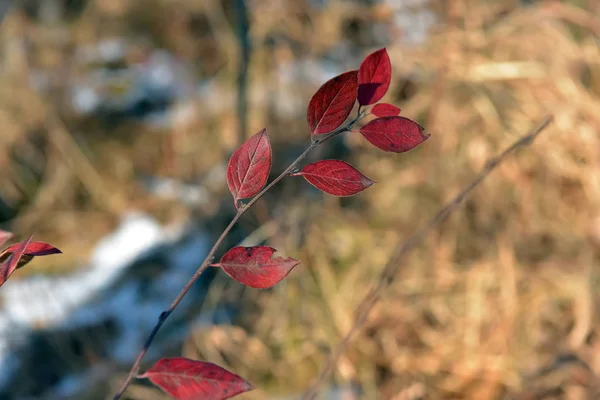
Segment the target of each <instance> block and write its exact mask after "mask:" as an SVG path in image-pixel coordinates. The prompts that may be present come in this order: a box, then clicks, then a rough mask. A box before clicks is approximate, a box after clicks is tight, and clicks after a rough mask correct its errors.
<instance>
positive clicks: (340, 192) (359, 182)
mask: <svg viewBox="0 0 600 400" xmlns="http://www.w3.org/2000/svg"><path fill="white" fill-rule="evenodd" d="M293 175H299V176H303V177H304V179H306V180H307V181H308V182H309V183H310V184H311V185H313V186H314V187H316V188H317V189H319V190H322V191H323V192H325V193H329V194H331V195H333V196H340V197H342V196H352V195H355V194H357V193H359V192H362V191H363V190H365V189H366V188H368V187H369V186H371V185H372V184H374V183H375V182H374V181H372V180H371V179H369V178H367V177H366V176H364V175H363V174H362V173H361V172H360V171H359V170H357V169H356V168H354V167H353V166H352V165H350V164H348V163H347V162H344V161H340V160H322V161H317V162H315V163H312V164H308V165H307V166H305V167H304V168H302V171H300V172H296V173H295V174H293Z"/></svg>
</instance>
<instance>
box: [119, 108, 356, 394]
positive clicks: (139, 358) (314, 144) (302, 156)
mask: <svg viewBox="0 0 600 400" xmlns="http://www.w3.org/2000/svg"><path fill="white" fill-rule="evenodd" d="M363 115H364V114H363V113H360V112H358V115H357V116H356V118H355V119H353V120H352V121H350V122H349V123H348V124H347V125H345V126H344V127H342V128H340V129H338V130H335V131H333V132H331V133H328V134H326V135H323V137H321V138H317V139H314V140H312V141H311V144H310V145H309V146H308V147H307V148H306V150H304V152H303V153H302V154H300V155H299V156H298V158H296V159H295V160H294V161H293V162H292V163H291V164H290V165H289V166H288V167H287V168H286V169H285V171H283V172H282V173H281V174H280V175H279V176H278V177H277V178H275V179H274V180H273V181H272V182H271V183H269V184H268V185H267V186H265V187H264V188H263V189H262V190H261V191H260V192H258V194H256V195H255V196H254V197H253V198H252V199H251V200H250V201H249V202H248V203H247V204H245V205H242V206H240V208H239V209H238V212H237V214H235V217H233V219H232V220H231V222H230V223H229V225H227V228H225V230H224V231H223V233H221V236H219V238H218V239H217V241H216V242H215V244H214V245H213V247H212V248H211V249H210V251H209V252H208V255H207V256H206V258H205V259H204V261H203V262H202V264H201V265H200V268H198V269H197V270H196V272H195V273H194V276H192V278H191V279H190V280H189V281H188V283H187V284H186V285H185V286H184V288H183V289H182V290H181V292H179V294H178V295H177V297H176V298H175V300H174V301H173V303H172V304H171V305H170V306H169V308H168V309H167V310H165V311H163V312H162V313H161V314H160V316H159V317H158V322H157V323H156V325H155V326H154V328H153V329H152V332H151V333H150V335H149V336H148V339H146V342H145V343H144V347H143V348H142V350H141V351H140V354H139V355H138V356H137V358H136V360H135V362H134V363H133V366H132V367H131V370H130V371H129V374H128V375H127V378H126V379H125V382H123V384H122V385H121V388H120V389H119V391H118V392H117V394H115V395H114V397H113V400H119V399H120V398H121V396H122V395H123V393H125V390H127V387H128V386H129V384H130V383H131V381H132V380H133V378H135V377H136V376H137V375H138V372H139V370H140V364H141V363H142V360H143V359H144V356H145V355H146V353H147V352H148V349H149V348H150V345H151V344H152V342H153V341H154V337H155V336H156V334H157V333H158V331H159V329H160V328H161V327H162V326H163V324H164V323H165V321H166V320H167V318H169V316H170V315H171V313H173V311H174V310H175V308H176V307H177V306H178V305H179V303H180V302H181V300H182V299H183V296H185V295H186V293H187V292H188V291H189V290H190V288H191V287H192V285H193V284H194V282H196V280H197V279H198V278H199V277H200V275H201V274H202V273H203V272H204V271H205V270H206V268H208V267H209V266H210V261H211V260H212V258H213V256H214V254H215V252H216V251H217V248H218V247H219V246H220V245H221V243H223V240H224V239H225V237H226V236H227V234H229V232H230V231H231V228H233V226H234V225H235V224H236V222H237V221H238V220H239V219H240V218H241V217H242V215H244V213H245V212H246V211H248V210H249V209H250V207H252V205H254V203H256V202H257V201H258V200H259V199H260V198H261V197H262V196H263V195H264V194H265V193H267V192H268V191H269V190H270V189H271V188H272V187H273V186H275V184H277V182H279V181H280V180H282V179H283V178H285V177H286V176H287V175H288V174H289V173H290V172H291V171H292V170H293V169H294V168H296V166H297V165H298V164H299V163H300V162H301V161H302V160H304V159H305V158H306V156H307V155H308V154H309V153H310V152H311V151H313V150H314V149H315V148H316V147H317V146H319V145H321V144H323V143H325V142H326V141H328V140H330V139H332V138H333V137H335V136H337V135H339V134H341V133H343V132H349V131H350V130H352V127H353V126H354V124H356V122H357V121H358V120H360V119H361V118H362V117H363Z"/></svg>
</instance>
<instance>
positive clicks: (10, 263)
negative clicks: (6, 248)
mask: <svg viewBox="0 0 600 400" xmlns="http://www.w3.org/2000/svg"><path fill="white" fill-rule="evenodd" d="M32 237H33V235H32V236H29V239H27V240H25V241H24V242H21V243H19V244H17V245H16V246H17V247H16V248H15V249H14V250H13V252H12V253H11V254H10V255H9V256H8V258H7V259H6V260H5V261H4V262H3V263H2V264H0V286H2V285H4V282H6V281H7V280H8V278H9V277H10V275H11V274H12V273H13V272H15V269H17V265H18V264H19V260H20V259H21V256H22V255H23V254H24V253H25V249H26V248H27V245H28V244H29V242H31V238H32Z"/></svg>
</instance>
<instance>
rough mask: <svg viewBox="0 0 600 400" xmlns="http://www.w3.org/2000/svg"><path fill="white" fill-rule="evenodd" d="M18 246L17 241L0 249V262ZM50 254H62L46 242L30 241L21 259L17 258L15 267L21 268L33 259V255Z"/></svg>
mask: <svg viewBox="0 0 600 400" xmlns="http://www.w3.org/2000/svg"><path fill="white" fill-rule="evenodd" d="M18 246H19V243H17V244H13V245H12V246H10V247H9V248H7V249H5V250H4V251H2V252H1V253H0V262H2V261H4V260H6V259H7V258H8V257H9V256H10V254H11V253H12V252H13V251H15V249H16V248H17V247H18ZM50 254H62V251H60V250H59V249H57V248H56V247H54V246H52V245H50V244H48V243H44V242H31V243H29V244H28V245H27V247H26V248H25V252H24V253H23V255H22V256H21V259H20V260H19V264H18V265H17V269H19V268H22V267H24V266H25V265H27V264H28V263H29V262H30V261H31V260H33V257H39V256H48V255H50Z"/></svg>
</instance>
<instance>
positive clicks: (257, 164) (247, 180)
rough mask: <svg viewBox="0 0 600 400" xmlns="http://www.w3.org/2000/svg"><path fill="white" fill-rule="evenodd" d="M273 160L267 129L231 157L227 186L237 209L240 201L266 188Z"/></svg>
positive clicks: (253, 137)
mask: <svg viewBox="0 0 600 400" xmlns="http://www.w3.org/2000/svg"><path fill="white" fill-rule="evenodd" d="M271 158H272V154H271V144H270V143H269V137H268V136H267V130H266V129H263V130H262V131H260V132H258V133H257V134H255V135H254V136H252V137H251V138H250V139H248V140H247V141H246V142H245V143H244V144H243V145H241V146H240V147H239V148H238V149H237V150H236V151H235V152H234V153H233V154H232V155H231V158H230V159H229V164H228V165H227V186H228V187H229V191H230V192H231V194H232V195H233V201H234V203H235V207H236V208H237V207H238V204H237V203H238V200H240V199H245V198H248V197H252V196H254V195H255V194H257V193H258V192H260V190H261V189H262V188H263V187H264V186H265V184H266V183H267V179H268V178H269V172H270V171H271Z"/></svg>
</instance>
